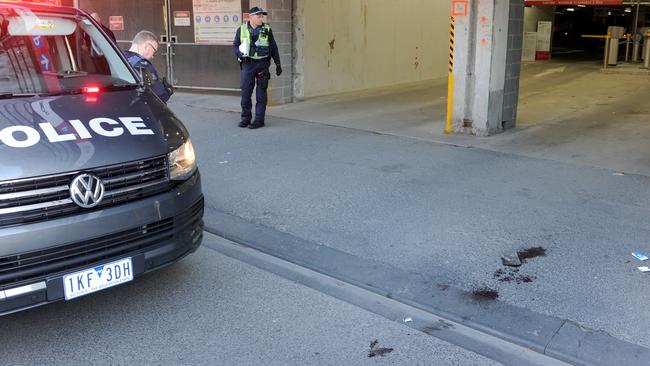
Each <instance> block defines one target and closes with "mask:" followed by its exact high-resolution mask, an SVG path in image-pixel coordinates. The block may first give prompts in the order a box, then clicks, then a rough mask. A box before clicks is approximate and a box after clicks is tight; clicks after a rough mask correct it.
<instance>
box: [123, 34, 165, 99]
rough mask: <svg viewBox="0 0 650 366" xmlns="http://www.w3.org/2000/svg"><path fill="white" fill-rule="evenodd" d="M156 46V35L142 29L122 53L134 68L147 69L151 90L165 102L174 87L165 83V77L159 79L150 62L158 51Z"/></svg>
mask: <svg viewBox="0 0 650 366" xmlns="http://www.w3.org/2000/svg"><path fill="white" fill-rule="evenodd" d="M158 46H159V43H158V39H157V38H156V35H155V34H153V33H151V32H149V31H146V30H143V31H140V32H138V34H136V35H135V37H133V41H132V42H131V48H130V49H129V50H128V51H124V55H125V56H126V59H127V60H128V61H129V63H130V64H131V66H133V67H135V68H139V67H142V68H145V69H147V70H148V71H149V73H150V74H151V77H152V78H153V81H154V85H153V92H154V93H156V95H157V96H158V97H159V98H160V99H161V100H162V101H163V102H165V103H167V101H168V100H169V97H171V95H172V94H173V93H174V89H173V88H172V86H171V85H169V84H168V83H167V80H166V79H165V78H163V79H161V78H160V77H159V76H158V72H157V71H156V68H155V67H154V65H153V64H152V63H151V60H153V57H154V56H155V55H156V52H158Z"/></svg>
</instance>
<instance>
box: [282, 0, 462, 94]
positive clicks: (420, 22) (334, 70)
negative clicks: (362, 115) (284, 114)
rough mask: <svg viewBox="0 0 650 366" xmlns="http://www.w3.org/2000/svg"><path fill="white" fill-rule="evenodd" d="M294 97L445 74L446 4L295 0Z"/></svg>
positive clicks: (435, 0) (430, 0)
mask: <svg viewBox="0 0 650 366" xmlns="http://www.w3.org/2000/svg"><path fill="white" fill-rule="evenodd" d="M295 1H296V6H295V15H296V22H295V24H294V26H295V36H294V37H295V38H294V40H295V41H296V43H295V47H296V58H295V60H296V80H295V91H296V97H297V98H298V99H302V98H309V97H314V96H319V95H326V94H333V93H341V92H350V91H356V90H363V89H369V88H377V87H386V86H392V85H398V84H406V83H414V82H420V81H424V80H431V79H437V78H441V77H445V76H446V75H447V72H448V71H447V63H448V54H449V51H448V50H449V17H450V13H451V1H450V0H399V1H395V0H295Z"/></svg>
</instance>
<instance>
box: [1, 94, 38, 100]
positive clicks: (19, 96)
mask: <svg viewBox="0 0 650 366" xmlns="http://www.w3.org/2000/svg"><path fill="white" fill-rule="evenodd" d="M35 95H36V94H34V93H0V99H12V98H29V97H33V96H35Z"/></svg>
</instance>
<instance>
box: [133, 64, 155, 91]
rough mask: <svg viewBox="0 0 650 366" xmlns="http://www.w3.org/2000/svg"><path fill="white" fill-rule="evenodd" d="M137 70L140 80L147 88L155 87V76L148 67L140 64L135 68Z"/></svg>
mask: <svg viewBox="0 0 650 366" xmlns="http://www.w3.org/2000/svg"><path fill="white" fill-rule="evenodd" d="M135 71H137V72H138V75H139V76H140V81H141V82H142V85H143V86H144V87H145V88H153V86H154V84H155V81H154V80H153V76H152V75H151V73H150V72H149V70H147V68H146V67H142V66H138V67H136V68H135Z"/></svg>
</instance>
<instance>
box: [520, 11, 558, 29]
mask: <svg viewBox="0 0 650 366" xmlns="http://www.w3.org/2000/svg"><path fill="white" fill-rule="evenodd" d="M554 19H555V7H554V6H527V7H526V9H525V10H524V30H523V31H524V32H537V22H539V21H551V22H552V21H553V20H554Z"/></svg>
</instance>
